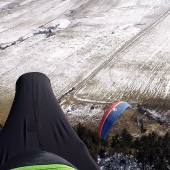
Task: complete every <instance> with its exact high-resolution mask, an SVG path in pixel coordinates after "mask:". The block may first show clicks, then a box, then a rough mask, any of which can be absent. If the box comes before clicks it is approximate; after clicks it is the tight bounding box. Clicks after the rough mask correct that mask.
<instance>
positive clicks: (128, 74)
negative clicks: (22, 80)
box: [0, 0, 170, 119]
mask: <svg viewBox="0 0 170 170" xmlns="http://www.w3.org/2000/svg"><path fill="white" fill-rule="evenodd" d="M0 2H1V3H4V2H7V1H5V0H3V1H2V0H1V1H0ZM8 2H10V3H12V2H15V1H12V0H11V1H8ZM15 5H16V4H15V3H13V6H12V7H11V8H10V9H5V8H4V9H3V10H0V46H1V48H4V47H5V46H6V45H10V44H11V43H13V42H14V41H16V44H15V45H12V46H11V47H8V48H6V49H4V50H0V94H1V95H0V101H6V100H8V99H11V98H12V97H13V96H14V88H15V82H16V80H17V78H18V77H19V76H20V75H21V74H23V73H25V72H31V71H40V72H43V73H45V74H46V75H47V76H48V77H49V78H50V80H51V83H52V87H53V89H54V93H55V95H56V96H57V98H59V97H60V96H61V95H62V94H64V93H65V92H67V91H68V90H69V89H70V88H72V87H73V86H76V85H77V84H79V83H80V82H81V81H82V80H83V79H84V78H86V77H88V76H89V75H90V74H91V73H92V72H93V71H94V70H96V69H97V68H98V67H99V66H100V65H101V63H104V62H105V60H106V59H108V58H109V57H110V56H111V55H112V54H113V53H114V52H116V51H117V50H118V49H119V48H120V47H121V46H122V45H123V44H125V43H126V42H127V41H128V40H130V39H131V38H132V37H133V36H135V35H136V34H138V33H139V32H140V31H141V30H143V29H144V28H145V27H146V26H148V25H149V24H151V23H153V22H154V21H155V20H156V19H157V18H158V17H159V16H160V15H162V14H163V13H164V12H165V11H166V10H167V9H168V8H170V4H169V3H168V1H165V0H164V1H158V0H151V1H149V2H147V1H142V0H140V1H137V0H130V1H125V0H121V1H119V0H105V1H98V0H81V1H80V0H71V1H70V0H64V1H55V0H50V1H48V0H36V1H33V0H32V1H31V0H26V1H24V0H21V1H19V2H18V3H17V5H16V6H15ZM1 9H2V8H1ZM167 18H168V17H167ZM161 24H165V28H163V26H161ZM168 24H169V21H168V20H167V19H165V21H162V22H161V23H160V26H157V27H156V28H155V34H154V31H153V32H152V31H151V35H150V34H149V33H148V37H150V39H149V38H148V39H147V36H144V39H145V38H146V39H147V42H145V40H142V42H143V44H142V47H141V48H139V47H140V45H138V44H137V43H135V44H134V45H133V48H134V50H133V51H134V52H132V50H130V51H131V52H128V50H127V51H126V53H128V55H124V54H125V53H123V54H122V55H120V56H115V57H114V60H113V61H112V62H111V63H110V64H109V66H108V67H105V68H104V69H103V70H102V71H101V72H99V74H98V75H97V76H96V77H95V78H93V79H92V81H91V82H90V83H91V84H90V85H88V89H89V90H88V89H86V90H84V91H82V94H81V96H82V95H83V96H86V97H88V98H89V97H90V99H91V98H92V99H96V100H98V99H100V100H105V99H106V97H108V98H109V97H110V98H113V96H111V95H110V94H109V93H112V94H113V93H114V92H115V96H116V97H117V98H118V97H119V98H121V96H123V95H124V94H120V96H118V95H117V92H118V91H119V90H121V89H122V88H123V89H126V91H127V93H129V91H130V92H131V93H132V94H133V92H134V91H135V94H136V91H141V92H142V91H146V92H149V93H150V91H151V90H150V89H152V91H151V94H149V95H154V96H156V95H157V94H158V95H163V96H165V94H167V95H169V92H168V91H169V86H168V84H167V83H168V82H169V78H168V76H167V75H168V66H169V65H168V64H165V63H166V62H168V61H169V60H168V54H169V53H168V52H169V49H168V44H169V39H168V34H169V30H168V26H169V25H168ZM159 27H160V28H159ZM49 29H51V30H52V32H53V33H54V34H55V35H53V36H51V37H49V38H47V37H46V31H47V30H49ZM158 29H160V32H161V33H159V32H158ZM41 31H42V32H41ZM43 32H44V33H43ZM162 33H164V34H163V35H162ZM165 33H166V34H165ZM152 35H153V36H152ZM165 35H166V36H165ZM159 37H160V40H159ZM166 37H167V39H166ZM19 38H24V41H22V42H21V43H20V41H17V40H18V39H19ZM26 38H28V39H26ZM25 39H26V40H25ZM155 39H156V42H155ZM153 42H154V43H153ZM147 43H148V44H152V46H151V47H149V46H148V44H147ZM145 44H146V46H145ZM158 46H161V49H160V50H158V51H157V53H155V51H156V50H155V49H157V47H158ZM131 49H132V48H131ZM165 49H166V50H165ZM145 51H148V52H145ZM143 52H145V53H143ZM154 53H155V54H154ZM158 54H159V55H160V54H161V57H162V58H163V59H162V60H161V62H160V59H159V57H157V58H156V56H157V55H158ZM148 56H149V57H151V56H152V58H150V59H149V58H148ZM137 58H138V60H136V59H137ZM146 58H147V59H149V60H146ZM152 60H153V62H152ZM143 61H145V63H146V64H145V65H143ZM132 63H133V64H132ZM149 63H151V64H149ZM156 63H157V65H156V66H157V68H155V69H153V68H154V64H156ZM158 63H160V64H158ZM115 65H116V67H115ZM109 67H110V69H109ZM113 67H115V68H114V69H113ZM139 67H141V69H140V68H139ZM160 68H163V70H162V72H161V73H160ZM104 70H106V71H104ZM152 70H153V71H154V72H153V73H154V74H153V75H152V74H150V77H151V78H149V77H148V78H146V75H148V73H152ZM156 71H158V72H159V73H160V74H159V76H155V74H157V72H156ZM101 73H103V75H104V76H102V75H101ZM107 74H109V75H110V76H109V78H108V79H109V80H108V79H107V77H108V75H107ZM123 75H124V76H123ZM133 75H136V76H133ZM116 76H117V78H116ZM162 76H164V77H162ZM104 77H105V78H104ZM124 77H125V79H124ZM106 79H107V80H106ZM93 80H94V82H93ZM96 80H97V82H98V84H96V86H95V88H94V86H93V83H94V84H95V81H96ZM143 80H147V81H151V85H150V86H147V85H148V84H147V82H145V83H144V85H143V83H141V82H142V81H143ZM134 82H135V85H134ZM158 82H162V83H161V84H160V85H159V86H160V90H157V89H159V87H158V86H157V87H155V86H154V83H158ZM112 84H113V86H112ZM101 85H102V86H103V87H102V86H101ZM125 86H127V87H125ZM163 86H166V90H165V91H166V93H165V92H164V91H163V90H162V89H163ZM90 88H91V90H92V91H91V90H90ZM116 88H117V89H116ZM86 91H87V93H88V94H86ZM93 92H94V93H93ZM153 92H155V93H153ZM137 94H138V93H137ZM89 95H90V96H89ZM92 95H94V97H91V96H92ZM135 97H136V95H135ZM9 108H10V107H9ZM6 112H7V111H6V110H5V111H4V110H3V109H1V108H0V114H3V115H4V114H5V113H6ZM0 119H1V118H0Z"/></svg>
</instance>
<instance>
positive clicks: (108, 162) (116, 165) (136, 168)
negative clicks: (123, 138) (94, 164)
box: [98, 153, 153, 170]
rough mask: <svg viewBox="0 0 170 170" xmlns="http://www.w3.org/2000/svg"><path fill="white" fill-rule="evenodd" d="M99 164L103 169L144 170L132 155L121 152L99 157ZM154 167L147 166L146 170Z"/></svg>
mask: <svg viewBox="0 0 170 170" xmlns="http://www.w3.org/2000/svg"><path fill="white" fill-rule="evenodd" d="M98 164H99V167H100V169H101V170H142V165H141V164H140V163H138V162H137V160H136V159H135V158H134V157H133V156H132V155H126V156H125V155H123V154H121V153H115V154H114V155H112V156H106V157H105V158H98ZM152 169H153V167H150V166H146V170H152Z"/></svg>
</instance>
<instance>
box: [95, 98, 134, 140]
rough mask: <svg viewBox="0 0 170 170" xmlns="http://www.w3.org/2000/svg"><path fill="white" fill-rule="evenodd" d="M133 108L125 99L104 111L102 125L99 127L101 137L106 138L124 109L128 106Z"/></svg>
mask: <svg viewBox="0 0 170 170" xmlns="http://www.w3.org/2000/svg"><path fill="white" fill-rule="evenodd" d="M129 107H130V108H131V107H132V106H131V105H130V104H129V103H127V102H124V101H119V102H116V103H113V104H112V105H111V106H110V107H109V108H108V109H107V110H106V112H105V113H104V115H103V117H102V119H101V121H100V125H99V128H98V134H99V136H100V138H101V139H105V138H106V136H107V134H108V132H109V130H110V128H111V127H112V125H113V124H114V123H115V122H116V120H117V119H118V118H119V116H120V115H121V114H122V112H123V111H124V110H126V109H127V108H129Z"/></svg>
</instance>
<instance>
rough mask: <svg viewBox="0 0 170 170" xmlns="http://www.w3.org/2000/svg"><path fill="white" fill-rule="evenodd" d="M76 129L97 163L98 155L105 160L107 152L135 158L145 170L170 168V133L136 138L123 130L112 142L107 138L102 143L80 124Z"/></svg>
mask: <svg viewBox="0 0 170 170" xmlns="http://www.w3.org/2000/svg"><path fill="white" fill-rule="evenodd" d="M74 129H75V131H76V133H77V134H78V136H79V137H80V138H81V139H82V141H83V142H84V143H85V144H86V146H87V148H88V149H89V152H90V153H91V155H92V157H93V158H94V159H95V160H96V161H97V156H98V155H99V156H100V157H101V158H104V157H105V153H106V152H107V153H109V154H110V155H112V154H114V153H123V154H125V155H127V154H130V155H133V156H135V158H136V159H137V160H138V162H139V163H141V164H142V167H143V168H142V169H143V170H145V169H146V166H147V165H149V166H151V167H153V169H155V170H160V169H161V170H168V166H170V135H169V134H168V133H166V134H165V135H164V136H158V135H157V134H156V133H151V134H149V135H147V136H146V135H145V136H142V137H137V138H134V137H132V135H131V134H130V133H129V132H128V131H127V130H126V129H123V130H122V131H121V132H120V134H116V135H115V136H113V137H112V138H111V140H108V138H106V140H104V141H102V140H100V138H99V137H98V134H97V132H96V131H92V130H90V129H88V128H86V127H85V126H83V125H81V124H78V125H77V126H76V127H75V128H74Z"/></svg>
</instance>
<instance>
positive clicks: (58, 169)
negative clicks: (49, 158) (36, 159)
mask: <svg viewBox="0 0 170 170" xmlns="http://www.w3.org/2000/svg"><path fill="white" fill-rule="evenodd" d="M12 170H76V169H74V168H72V167H70V166H67V165H61V164H51V165H32V166H25V167H19V168H14V169H12Z"/></svg>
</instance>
